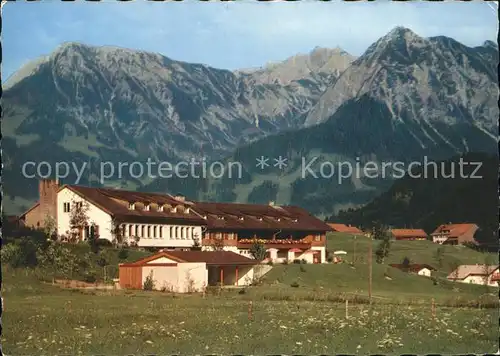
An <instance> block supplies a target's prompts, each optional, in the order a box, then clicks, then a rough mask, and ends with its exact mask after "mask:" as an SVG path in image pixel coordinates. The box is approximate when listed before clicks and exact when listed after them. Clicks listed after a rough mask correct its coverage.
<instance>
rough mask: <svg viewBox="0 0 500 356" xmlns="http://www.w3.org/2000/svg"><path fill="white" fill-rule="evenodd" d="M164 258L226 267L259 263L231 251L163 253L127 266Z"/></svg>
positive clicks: (140, 264)
mask: <svg viewBox="0 0 500 356" xmlns="http://www.w3.org/2000/svg"><path fill="white" fill-rule="evenodd" d="M162 257H166V258H168V259H172V260H174V261H177V262H180V263H182V262H186V263H190V262H201V263H203V262H204V263H206V264H207V265H218V266H220V265H226V266H243V265H247V266H251V265H255V264H257V263H259V261H257V260H254V259H252V258H248V257H245V256H242V255H240V254H237V253H235V252H231V251H163V252H160V253H158V254H155V255H153V256H149V257H146V258H143V259H140V260H138V261H136V262H133V263H132V264H129V265H134V266H142V265H145V264H147V263H148V262H152V261H155V260H157V259H159V258H162Z"/></svg>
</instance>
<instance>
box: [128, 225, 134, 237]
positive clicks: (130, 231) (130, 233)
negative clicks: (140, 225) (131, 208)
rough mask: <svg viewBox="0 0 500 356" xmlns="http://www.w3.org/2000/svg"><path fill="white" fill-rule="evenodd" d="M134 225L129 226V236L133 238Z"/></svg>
mask: <svg viewBox="0 0 500 356" xmlns="http://www.w3.org/2000/svg"><path fill="white" fill-rule="evenodd" d="M132 235H133V234H132V225H129V226H128V236H132Z"/></svg>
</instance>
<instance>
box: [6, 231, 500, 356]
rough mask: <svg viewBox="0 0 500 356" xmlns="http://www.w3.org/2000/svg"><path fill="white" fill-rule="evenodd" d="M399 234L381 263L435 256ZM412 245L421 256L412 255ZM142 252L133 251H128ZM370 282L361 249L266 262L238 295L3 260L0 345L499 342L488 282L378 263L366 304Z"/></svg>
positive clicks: (185, 350) (37, 349)
mask: <svg viewBox="0 0 500 356" xmlns="http://www.w3.org/2000/svg"><path fill="white" fill-rule="evenodd" d="M360 239H361V238H360V237H358V238H357V240H360ZM351 240H352V237H350V236H330V237H329V241H328V243H329V249H330V250H340V249H341V250H345V251H347V252H348V255H347V259H348V258H349V257H350V256H351V255H352V251H351V250H352V241H351ZM407 244H409V243H399V242H397V243H394V245H393V247H392V249H391V254H390V256H389V258H388V261H387V262H386V263H390V262H400V259H402V258H404V257H405V256H408V257H409V258H410V259H411V260H412V261H414V262H415V263H417V262H419V263H422V262H423V263H431V262H432V258H433V257H432V256H433V249H435V248H436V246H435V245H433V244H428V243H425V242H424V243H422V245H421V246H422V247H421V248H420V247H418V248H417V247H416V245H413V246H414V249H410V248H409V246H408V245H407ZM412 244H413V243H412ZM419 244H420V243H419ZM426 245H427V246H426ZM350 246H351V249H350V248H349V247H350ZM419 246H420V245H419ZM75 249H76V250H75V253H77V254H84V253H85V251H84V250H85V247H84V246H79V247H75ZM79 249H81V251H79ZM356 250H357V253H359V256H362V255H363V254H364V255H365V256H366V253H365V252H367V251H368V241H366V240H365V241H361V240H360V241H359V242H358V243H357V246H356ZM415 251H417V252H415ZM411 253H414V254H415V255H414V257H413V258H415V259H417V258H418V259H419V260H418V261H417V260H413V258H412V255H411ZM134 254H137V256H135V255H134ZM108 255H109V256H110V257H109V259H110V260H112V261H113V263H114V262H116V261H115V260H116V258H117V257H116V253H113V251H112V250H110V251H109V252H108ZM140 255H141V253H139V252H134V253H131V255H130V256H129V257H128V258H127V260H132V259H133V258H136V257H139V256H140ZM113 256H115V257H113ZM484 258H485V256H484V255H483V254H481V253H478V252H475V251H472V250H469V249H462V248H453V247H450V248H449V249H447V250H446V253H445V257H444V260H445V262H446V261H448V262H446V263H450V262H449V261H453V260H456V259H459V260H460V261H461V262H464V263H465V262H466V263H480V262H481V260H482V259H484ZM446 263H444V264H443V267H442V271H441V272H442V273H443V274H444V273H445V270H446V268H447V267H446ZM433 264H435V263H433ZM387 275H389V277H390V279H387V278H386V276H387ZM292 285H294V287H293V286H292ZM367 288H368V266H367V264H366V259H365V261H359V260H358V262H357V263H356V264H355V266H354V268H353V267H351V266H350V265H348V264H339V265H334V264H326V265H298V264H290V265H275V266H274V268H273V269H272V270H271V271H270V272H269V273H268V274H267V275H266V277H265V279H264V281H263V283H262V285H260V286H256V287H248V288H246V289H245V290H244V293H243V292H241V291H240V292H239V291H238V290H235V289H230V290H223V291H211V292H210V293H208V294H207V295H206V296H205V297H202V296H200V295H183V296H175V295H171V294H168V293H162V292H146V291H94V290H85V291H77V290H67V289H62V288H60V287H57V286H52V285H50V284H45V283H42V282H40V280H39V278H38V277H37V273H35V272H33V271H30V270H28V269H17V270H14V269H11V268H5V267H4V273H3V291H2V294H3V297H4V300H5V312H4V315H3V318H2V319H3V326H4V329H3V336H2V345H3V351H4V353H5V354H7V355H28V354H29V355H35V354H46V355H52V354H72V355H78V354H117V355H118V354H120V355H121V354H132V353H133V354H137V353H141V354H175V353H177V354H186V355H194V354H238V353H239V354H336V353H351V354H374V353H379V354H397V355H399V354H403V353H419V354H423V353H443V354H457V353H493V352H496V351H497V349H498V331H499V328H498V318H499V312H498V289H496V288H488V287H485V286H474V285H465V284H459V283H450V282H447V281H445V280H443V279H439V280H438V283H437V284H434V283H433V281H432V280H431V279H429V278H426V277H420V276H415V275H410V274H406V273H404V272H401V271H399V270H396V269H393V268H390V267H388V266H387V265H382V264H376V263H374V265H373V305H372V306H371V308H370V306H369V304H367V302H368V299H367ZM346 299H348V301H349V304H348V315H347V318H346V307H345V300H346ZM432 299H434V300H435V302H436V306H435V317H434V318H433V311H432V310H433V309H432V304H431V300H432ZM250 302H252V313H251V319H250V318H249V304H250Z"/></svg>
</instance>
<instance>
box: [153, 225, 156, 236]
mask: <svg viewBox="0 0 500 356" xmlns="http://www.w3.org/2000/svg"><path fill="white" fill-rule="evenodd" d="M153 237H154V238H155V239H156V225H155V226H153Z"/></svg>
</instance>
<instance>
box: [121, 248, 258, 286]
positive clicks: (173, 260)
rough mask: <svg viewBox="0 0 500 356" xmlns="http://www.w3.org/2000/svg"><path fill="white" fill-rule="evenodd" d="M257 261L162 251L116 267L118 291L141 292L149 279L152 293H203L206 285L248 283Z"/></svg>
mask: <svg viewBox="0 0 500 356" xmlns="http://www.w3.org/2000/svg"><path fill="white" fill-rule="evenodd" d="M256 264H258V261H256V260H254V259H251V258H248V257H245V256H242V255H240V254H237V253H234V252H230V251H162V252H160V253H158V254H155V255H153V256H149V257H146V258H143V259H141V260H138V261H136V262H133V263H123V264H120V265H119V280H120V282H119V283H120V287H121V288H127V289H142V288H143V286H144V282H145V281H146V278H147V277H148V276H151V277H152V278H153V281H154V289H157V290H162V289H164V290H167V291H171V292H176V293H188V292H199V291H202V290H203V289H204V288H205V287H206V286H209V285H222V286H229V285H231V286H242V285H248V284H250V283H251V281H252V280H253V277H254V275H253V274H254V266H255V265H256Z"/></svg>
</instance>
